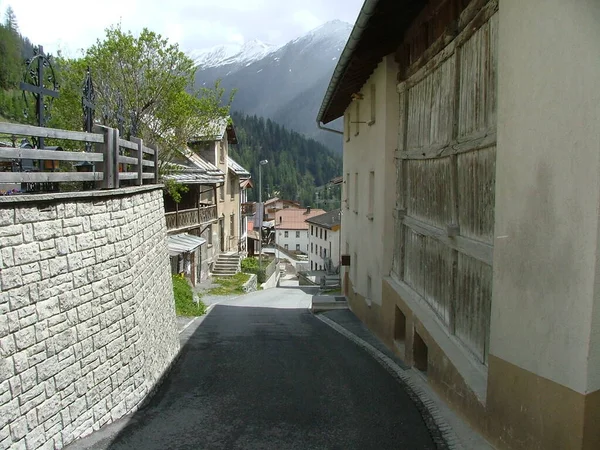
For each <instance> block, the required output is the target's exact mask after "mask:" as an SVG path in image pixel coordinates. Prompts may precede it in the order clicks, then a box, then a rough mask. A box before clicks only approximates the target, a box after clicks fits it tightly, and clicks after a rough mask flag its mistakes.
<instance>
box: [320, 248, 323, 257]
mask: <svg viewBox="0 0 600 450" xmlns="http://www.w3.org/2000/svg"><path fill="white" fill-rule="evenodd" d="M319 256H320V257H321V258H322V257H323V247H321V246H319Z"/></svg>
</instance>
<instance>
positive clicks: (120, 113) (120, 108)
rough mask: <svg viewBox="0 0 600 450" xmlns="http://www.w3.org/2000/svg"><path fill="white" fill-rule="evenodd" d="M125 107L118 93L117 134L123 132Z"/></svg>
mask: <svg viewBox="0 0 600 450" xmlns="http://www.w3.org/2000/svg"><path fill="white" fill-rule="evenodd" d="M124 111H125V107H124V106H123V97H121V96H120V95H119V98H118V99H117V129H118V130H119V136H121V137H122V136H123V133H124V132H125V116H124Z"/></svg>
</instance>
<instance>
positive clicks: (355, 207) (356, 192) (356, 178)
mask: <svg viewBox="0 0 600 450" xmlns="http://www.w3.org/2000/svg"><path fill="white" fill-rule="evenodd" d="M354 212H355V213H358V172H356V173H355V174H354Z"/></svg>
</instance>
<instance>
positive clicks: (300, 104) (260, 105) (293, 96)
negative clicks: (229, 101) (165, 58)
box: [194, 20, 352, 151]
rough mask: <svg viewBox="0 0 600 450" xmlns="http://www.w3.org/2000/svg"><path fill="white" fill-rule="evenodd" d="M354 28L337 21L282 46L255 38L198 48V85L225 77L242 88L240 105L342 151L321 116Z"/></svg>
mask: <svg viewBox="0 0 600 450" xmlns="http://www.w3.org/2000/svg"><path fill="white" fill-rule="evenodd" d="M351 30H352V26H351V25H350V24H348V23H345V22H342V21H339V20H336V21H332V22H327V23H325V24H324V25H322V26H320V27H318V28H315V29H314V30H312V31H310V32H308V33H306V34H305V35H303V36H300V37H298V38H296V39H294V40H292V41H290V42H288V43H287V44H285V45H283V46H281V47H274V46H269V45H267V44H264V43H262V42H259V41H250V42H248V43H247V44H246V45H244V46H242V47H236V48H234V47H235V46H220V47H218V48H213V49H209V50H206V51H203V52H197V53H196V54H195V56H194V57H195V58H196V61H198V62H199V63H198V70H197V72H196V85H197V86H212V85H214V82H215V81H216V80H218V79H220V80H221V85H222V86H223V87H224V88H226V89H234V88H235V89H237V92H236V94H235V98H234V101H233V109H234V110H237V111H241V112H243V113H246V114H253V115H254V114H256V115H257V116H263V117H266V118H271V119H272V120H274V121H275V122H278V123H280V124H282V125H284V126H286V127H287V128H291V129H293V130H295V131H298V132H300V133H304V134H306V135H307V136H309V137H313V138H315V139H317V140H319V141H321V142H323V143H325V144H326V145H328V146H329V147H331V148H332V149H334V150H336V151H340V150H341V147H342V140H341V138H340V137H339V136H337V135H334V134H332V133H327V132H323V131H320V130H319V129H318V128H317V126H316V123H315V120H316V117H317V112H318V109H319V107H320V105H321V101H322V99H323V95H324V93H325V90H326V89H327V85H328V83H329V80H330V78H331V74H332V73H333V69H334V68H335V65H336V64H337V61H338V58H339V56H340V54H341V52H342V50H343V48H344V46H345V44H346V41H347V40H348V36H349V35H350V31H351ZM238 48H239V50H238ZM336 125H337V128H339V129H341V126H340V125H339V124H334V125H333V126H334V127H336Z"/></svg>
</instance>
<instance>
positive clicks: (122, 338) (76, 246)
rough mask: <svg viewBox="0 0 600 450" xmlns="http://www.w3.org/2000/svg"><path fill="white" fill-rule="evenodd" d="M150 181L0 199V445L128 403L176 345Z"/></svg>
mask: <svg viewBox="0 0 600 450" xmlns="http://www.w3.org/2000/svg"><path fill="white" fill-rule="evenodd" d="M165 236H166V226H165V219H164V206H163V199H162V190H161V189H160V187H156V186H154V187H138V188H124V189H117V190H114V191H94V192H89V193H77V194H55V195H54V196H53V197H48V196H43V195H37V196H26V197H25V196H24V197H18V198H17V197H15V198H2V199H0V357H1V358H0V448H11V447H14V448H17V447H18V448H25V447H26V448H27V449H35V448H39V447H43V448H61V447H63V446H65V445H67V444H69V443H70V442H72V441H74V440H76V439H78V438H80V437H83V436H85V435H87V434H89V433H91V432H92V431H94V430H97V429H98V428H100V427H101V426H103V425H105V424H108V423H110V422H112V421H114V420H116V419H119V418H121V417H123V416H124V415H126V414H128V413H130V412H132V411H134V410H135V409H136V408H137V407H138V406H139V405H140V403H141V402H142V401H143V400H144V398H145V396H146V395H147V394H148V393H149V392H150V391H151V390H152V389H153V388H154V387H155V385H156V384H157V382H158V381H159V380H160V378H161V376H162V375H163V374H164V373H165V372H166V371H167V370H168V369H169V367H170V365H171V363H172V361H173V360H174V358H175V356H176V355H177V353H178V351H179V340H178V333H177V325H176V320H175V311H174V301H173V289H172V282H171V275H170V267H169V258H168V254H167V249H166V244H165Z"/></svg>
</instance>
